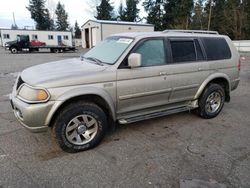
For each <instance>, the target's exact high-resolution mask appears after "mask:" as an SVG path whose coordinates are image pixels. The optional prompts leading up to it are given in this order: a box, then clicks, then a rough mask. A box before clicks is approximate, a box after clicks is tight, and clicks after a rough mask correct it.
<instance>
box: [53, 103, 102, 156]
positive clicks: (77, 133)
mask: <svg viewBox="0 0 250 188" xmlns="http://www.w3.org/2000/svg"><path fill="white" fill-rule="evenodd" d="M106 129H107V118H106V115H105V113H104V112H103V110H102V109H101V108H100V107H99V106H97V105H96V104H94V103H87V102H77V103H74V104H71V105H69V106H67V107H66V108H65V109H64V110H62V111H61V113H60V114H59V116H58V117H57V119H56V121H55V124H54V126H53V131H52V132H53V133H54V136H55V138H56V140H57V142H58V144H59V146H60V147H61V148H62V149H63V150H64V151H66V152H70V153H73V152H78V151H84V150H88V149H91V148H93V147H95V146H97V145H98V144H99V143H100V142H101V140H102V138H103V136H104V135H105V132H106Z"/></svg>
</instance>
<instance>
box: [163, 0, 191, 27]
mask: <svg viewBox="0 0 250 188" xmlns="http://www.w3.org/2000/svg"><path fill="white" fill-rule="evenodd" d="M164 9H165V15H164V21H165V23H164V25H165V26H167V27H168V28H173V29H188V28H190V22H191V15H192V10H193V0H168V1H167V2H166V3H165V6H164Z"/></svg>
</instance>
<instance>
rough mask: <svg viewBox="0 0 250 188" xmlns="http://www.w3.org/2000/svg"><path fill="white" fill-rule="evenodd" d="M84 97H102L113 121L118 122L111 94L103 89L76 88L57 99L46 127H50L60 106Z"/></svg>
mask: <svg viewBox="0 0 250 188" xmlns="http://www.w3.org/2000/svg"><path fill="white" fill-rule="evenodd" d="M84 95H97V96H99V97H101V98H102V99H103V100H104V101H105V102H106V104H107V105H108V107H109V109H110V112H111V116H112V119H113V120H116V113H115V101H113V99H112V97H111V96H110V94H109V93H108V92H107V91H105V90H104V89H102V88H95V87H83V88H75V89H72V90H69V91H67V92H65V93H63V94H62V95H61V96H60V97H59V98H58V99H56V101H55V104H54V105H53V107H52V108H51V110H50V112H49V114H48V116H47V119H46V125H49V123H50V121H51V119H52V117H53V115H54V114H55V112H56V111H57V110H58V109H59V108H60V106H61V105H63V103H64V102H66V101H68V100H70V99H72V98H74V97H80V96H84Z"/></svg>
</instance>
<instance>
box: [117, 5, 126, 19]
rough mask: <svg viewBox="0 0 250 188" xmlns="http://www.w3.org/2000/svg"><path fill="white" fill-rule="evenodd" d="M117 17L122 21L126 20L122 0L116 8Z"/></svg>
mask: <svg viewBox="0 0 250 188" xmlns="http://www.w3.org/2000/svg"><path fill="white" fill-rule="evenodd" d="M117 19H119V20H122V21H123V20H126V13H125V10H124V7H123V4H122V2H121V3H120V6H119V9H118V16H117Z"/></svg>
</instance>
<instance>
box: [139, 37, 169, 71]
mask: <svg viewBox="0 0 250 188" xmlns="http://www.w3.org/2000/svg"><path fill="white" fill-rule="evenodd" d="M134 53H139V54H141V56H142V66H143V67H147V66H157V65H164V64H166V62H165V49H164V41H163V39H151V40H147V41H145V42H143V43H142V44H141V45H140V46H139V47H138V48H137V49H136V50H135V51H134Z"/></svg>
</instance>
